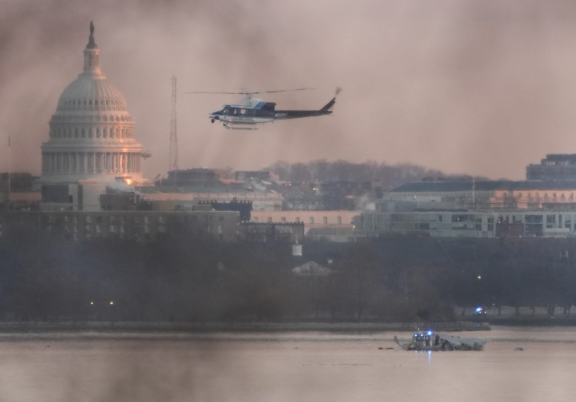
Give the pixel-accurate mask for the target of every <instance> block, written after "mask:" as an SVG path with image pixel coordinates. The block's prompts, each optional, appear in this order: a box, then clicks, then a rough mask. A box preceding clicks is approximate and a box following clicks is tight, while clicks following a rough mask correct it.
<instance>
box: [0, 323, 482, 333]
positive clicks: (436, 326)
mask: <svg viewBox="0 0 576 402" xmlns="http://www.w3.org/2000/svg"><path fill="white" fill-rule="evenodd" d="M423 328H426V329H432V330H436V331H451V332H460V331H490V326H489V325H488V324H487V323H484V322H470V321H462V322H449V323H346V322H344V323H302V322H300V323H217V322H216V323H185V322H106V321H99V322H75V323H74V322H56V323H54V322H53V323H45V322H28V323H23V322H2V323H0V334H12V333H45V332H70V333H74V332H104V333H106V332H141V333H219V332H220V333H249V332H262V333H274V332H327V333H330V332H336V333H372V332H386V331H394V332H414V331H416V330H418V329H423Z"/></svg>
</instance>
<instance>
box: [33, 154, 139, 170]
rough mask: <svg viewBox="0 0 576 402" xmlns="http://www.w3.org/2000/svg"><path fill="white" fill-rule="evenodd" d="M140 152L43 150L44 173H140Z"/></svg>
mask: <svg viewBox="0 0 576 402" xmlns="http://www.w3.org/2000/svg"><path fill="white" fill-rule="evenodd" d="M140 158H141V153H140V152H43V153H42V174H46V175H51V174H57V175H59V174H71V175H94V174H105V175H112V174H119V175H123V174H140V172H141V170H140V168H141V166H140Z"/></svg>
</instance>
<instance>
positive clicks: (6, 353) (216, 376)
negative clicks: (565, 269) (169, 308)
mask: <svg viewBox="0 0 576 402" xmlns="http://www.w3.org/2000/svg"><path fill="white" fill-rule="evenodd" d="M394 335H398V337H399V338H401V339H402V338H404V339H408V338H409V337H410V334H409V333H395V332H383V333H373V334H350V333H345V334H333V333H319V332H315V333H310V332H305V333H297V332H294V333H289V332H286V333H273V334H270V333H264V334H263V333H258V334H249V333H242V334H212V335H210V334H208V335H207V334H202V335H199V334H196V335H189V334H179V335H170V334H134V333H114V334H106V333H75V334H64V333H63V334H55V333H45V334H10V335H0V401H2V402H12V401H18V402H25V401H34V402H36V401H43V402H44V401H45V402H52V401H54V402H56V401H58V402H72V401H75V402H76V401H80V402H82V401H86V402H88V401H90V402H92V401H107V402H108V401H110V402H124V401H139V402H140V401H142V402H148V401H161V402H168V401H219V402H220V401H247V402H248V401H249V402H260V401H262V402H264V401H266V402H272V401H290V402H300V401H314V402H319V401H346V402H351V401H378V402H382V401H394V402H401V401H425V402H433V401H442V402H446V401H458V402H462V401H467V402H474V401H491V402H494V401H534V402H543V401H574V400H576V381H575V378H576V329H566V328H546V329H542V328H496V329H494V330H493V331H489V332H476V333H472V332H471V333H461V334H460V335H461V336H471V337H484V338H487V339H489V343H488V344H487V346H486V348H485V350H484V351H483V352H406V351H403V350H398V348H396V347H395V344H394V343H393V342H392V339H393V337H394ZM520 347H521V348H523V349H524V350H523V351H519V350H515V349H516V348H520ZM380 348H382V349H380ZM388 348H392V349H388Z"/></svg>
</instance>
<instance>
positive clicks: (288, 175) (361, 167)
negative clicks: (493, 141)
mask: <svg viewBox="0 0 576 402" xmlns="http://www.w3.org/2000/svg"><path fill="white" fill-rule="evenodd" d="M268 169H269V170H270V171H271V172H273V173H274V174H276V175H278V177H279V179H280V180H282V181H287V182H295V183H304V182H328V181H353V182H362V181H366V182H379V183H380V185H381V187H382V188H383V190H385V191H387V190H391V189H393V188H395V187H398V186H400V185H402V184H404V183H409V182H413V181H419V180H422V179H425V178H447V177H448V178H462V176H450V175H446V174H445V173H443V172H442V171H440V170H437V169H428V168H425V167H422V166H418V165H414V164H411V163H399V164H395V165H390V164H387V163H385V162H375V161H367V162H363V163H353V162H348V161H344V160H337V161H333V162H331V161H327V160H315V161H311V162H307V163H290V162H286V161H278V162H276V163H274V164H273V165H271V166H270V167H268Z"/></svg>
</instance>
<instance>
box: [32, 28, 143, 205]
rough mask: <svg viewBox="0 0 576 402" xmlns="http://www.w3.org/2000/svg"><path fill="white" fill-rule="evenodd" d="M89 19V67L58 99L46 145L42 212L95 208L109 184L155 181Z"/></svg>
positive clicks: (86, 56)
mask: <svg viewBox="0 0 576 402" xmlns="http://www.w3.org/2000/svg"><path fill="white" fill-rule="evenodd" d="M99 58H100V49H99V48H98V46H97V45H96V42H95V40H94V25H93V24H92V23H90V36H89V40H88V45H87V46H86V48H85V49H84V69H83V71H82V73H81V74H79V75H78V78H76V80H74V81H72V82H71V83H70V84H69V85H68V86H67V87H66V89H64V92H62V95H61V96H60V99H59V100H58V106H57V108H56V113H54V115H53V116H52V119H51V120H50V138H49V140H48V141H46V142H44V143H43V144H42V174H41V178H40V180H39V185H40V189H41V192H42V209H43V210H74V211H96V210H99V209H100V204H99V199H98V197H99V196H100V194H102V193H103V192H105V191H106V187H118V186H120V187H125V188H126V189H129V188H130V187H129V186H130V185H137V186H143V185H150V184H151V183H150V182H149V181H148V180H147V179H145V178H143V177H142V169H141V160H142V144H140V142H138V141H137V140H136V138H135V136H134V121H133V120H132V117H131V116H130V114H129V113H128V110H127V109H126V99H125V98H124V95H123V94H122V92H120V90H119V89H118V88H117V87H116V86H115V85H113V84H112V83H110V82H109V81H108V80H107V79H106V76H105V75H104V74H103V73H102V71H101V70H100V64H99Z"/></svg>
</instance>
